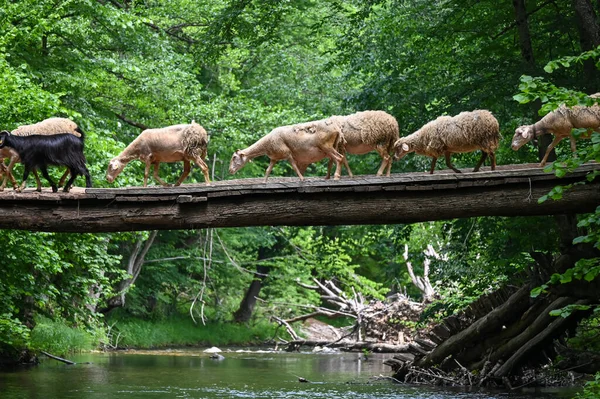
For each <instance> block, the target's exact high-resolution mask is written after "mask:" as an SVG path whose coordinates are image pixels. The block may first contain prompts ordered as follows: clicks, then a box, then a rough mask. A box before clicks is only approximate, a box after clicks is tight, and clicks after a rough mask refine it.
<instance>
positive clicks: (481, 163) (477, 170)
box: [473, 150, 488, 172]
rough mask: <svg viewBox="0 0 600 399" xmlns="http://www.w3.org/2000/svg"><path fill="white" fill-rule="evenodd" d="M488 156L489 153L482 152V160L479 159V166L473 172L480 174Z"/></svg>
mask: <svg viewBox="0 0 600 399" xmlns="http://www.w3.org/2000/svg"><path fill="white" fill-rule="evenodd" d="M487 156H488V153H487V152H485V151H483V150H482V151H481V158H479V162H477V166H475V169H473V172H479V168H481V165H483V163H484V162H485V159H486V158H487Z"/></svg>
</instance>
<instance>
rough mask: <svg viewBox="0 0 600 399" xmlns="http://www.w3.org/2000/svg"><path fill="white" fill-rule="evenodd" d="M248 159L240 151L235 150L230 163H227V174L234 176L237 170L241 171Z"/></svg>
mask: <svg viewBox="0 0 600 399" xmlns="http://www.w3.org/2000/svg"><path fill="white" fill-rule="evenodd" d="M248 160H249V159H248V157H247V156H246V154H244V153H243V152H242V151H241V150H237V151H236V152H234V153H233V155H232V156H231V162H230V163H229V173H231V174H234V173H235V172H237V171H238V170H240V169H242V167H243V166H244V165H246V163H247V162H248Z"/></svg>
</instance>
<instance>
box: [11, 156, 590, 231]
mask: <svg viewBox="0 0 600 399" xmlns="http://www.w3.org/2000/svg"><path fill="white" fill-rule="evenodd" d="M594 170H596V171H600V164H596V163H592V164H587V165H584V166H582V167H580V168H579V169H578V170H576V171H575V172H574V173H572V174H569V175H568V176H566V177H564V178H562V179H559V178H557V177H556V176H554V175H553V174H549V173H544V172H543V171H542V169H541V168H539V167H538V166H537V164H536V165H532V164H526V165H505V166H501V167H499V168H498V169H497V170H496V171H493V172H492V171H483V172H478V173H471V172H466V171H465V172H466V173H461V174H458V173H454V172H447V171H436V173H435V174H433V175H430V174H427V173H400V174H394V175H392V176H391V177H375V176H369V175H367V176H357V177H355V178H349V177H347V176H345V177H342V179H341V180H339V181H333V180H324V179H323V178H318V177H313V178H307V179H306V180H305V181H304V182H301V181H299V179H298V178H297V177H286V178H269V181H268V183H266V184H265V183H264V182H263V179H241V180H226V181H219V182H214V183H213V184H211V185H210V186H206V185H204V184H186V185H183V186H180V187H129V188H116V189H112V188H90V189H81V188H74V189H73V190H72V191H71V192H70V193H62V192H59V193H52V192H51V191H49V189H44V190H43V191H42V192H41V193H38V192H35V191H33V189H27V190H25V192H23V193H16V192H14V191H12V190H10V191H5V192H2V193H0V212H1V214H2V217H1V218H0V228H2V229H21V230H32V231H61V232H82V233H83V232H113V231H132V230H155V229H163V230H167V229H198V228H205V227H241V226H265V225H289V226H291V225H298V226H300V225H344V224H348V225H349V224H394V223H414V222H422V221H428V220H443V219H453V218H463V217H473V216H528V215H551V214H559V213H586V212H593V211H594V209H595V208H596V207H597V206H598V205H600V178H597V179H595V180H594V181H593V182H591V183H587V184H581V185H574V186H573V188H572V189H570V190H568V191H567V192H565V194H564V197H563V199H561V200H559V201H553V200H548V201H546V202H544V203H542V204H538V201H537V200H538V198H539V197H541V196H542V195H545V194H547V193H548V192H549V191H550V190H551V189H552V188H553V187H555V186H556V185H559V184H561V185H567V184H571V183H576V182H580V181H584V180H585V176H586V175H587V174H588V173H589V172H591V171H594Z"/></svg>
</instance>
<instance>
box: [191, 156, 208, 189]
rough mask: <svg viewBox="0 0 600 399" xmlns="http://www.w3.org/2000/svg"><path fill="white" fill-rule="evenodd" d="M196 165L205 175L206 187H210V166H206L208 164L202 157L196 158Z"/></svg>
mask: <svg viewBox="0 0 600 399" xmlns="http://www.w3.org/2000/svg"><path fill="white" fill-rule="evenodd" d="M194 163H195V164H196V166H197V167H199V168H200V170H201V171H202V174H203V175H204V182H205V183H206V185H207V186H208V185H210V176H209V175H208V172H209V169H208V165H207V164H206V162H204V159H202V157H200V156H198V157H196V158H194Z"/></svg>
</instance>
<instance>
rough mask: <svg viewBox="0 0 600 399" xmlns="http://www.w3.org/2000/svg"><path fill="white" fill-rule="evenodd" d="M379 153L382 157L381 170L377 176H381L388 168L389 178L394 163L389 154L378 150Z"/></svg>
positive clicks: (387, 174)
mask: <svg viewBox="0 0 600 399" xmlns="http://www.w3.org/2000/svg"><path fill="white" fill-rule="evenodd" d="M384 151H385V150H384ZM377 152H378V153H379V155H381V166H380V167H379V170H378V171H377V176H381V175H382V174H383V171H384V170H385V168H386V167H387V173H386V176H389V175H390V171H391V169H392V163H391V161H390V156H389V155H388V154H386V153H385V152H383V151H380V150H379V149H378V150H377Z"/></svg>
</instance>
